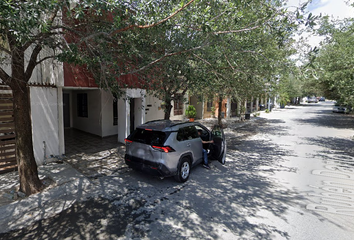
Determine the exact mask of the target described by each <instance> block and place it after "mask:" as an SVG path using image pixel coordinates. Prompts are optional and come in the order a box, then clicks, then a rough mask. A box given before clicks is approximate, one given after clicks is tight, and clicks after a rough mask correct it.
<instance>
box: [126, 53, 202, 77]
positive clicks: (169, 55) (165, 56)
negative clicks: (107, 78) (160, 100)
mask: <svg viewBox="0 0 354 240" xmlns="http://www.w3.org/2000/svg"><path fill="white" fill-rule="evenodd" d="M201 48H203V47H202V46H199V47H195V48H191V49H187V50H184V51H180V52H174V53H169V54H165V55H164V56H162V57H160V58H158V59H156V60H155V61H152V62H151V63H149V64H147V65H145V66H143V67H141V68H139V69H137V70H135V71H132V72H129V73H124V74H121V75H126V74H132V73H137V72H140V71H142V70H144V69H146V68H148V67H150V66H152V65H154V64H156V63H158V62H160V61H162V60H163V59H165V58H167V57H171V56H175V55H180V54H183V53H186V52H191V51H195V50H198V49H201Z"/></svg>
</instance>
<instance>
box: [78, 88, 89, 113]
mask: <svg viewBox="0 0 354 240" xmlns="http://www.w3.org/2000/svg"><path fill="white" fill-rule="evenodd" d="M77 116H78V117H86V118H87V117H88V107H87V93H78V94H77Z"/></svg>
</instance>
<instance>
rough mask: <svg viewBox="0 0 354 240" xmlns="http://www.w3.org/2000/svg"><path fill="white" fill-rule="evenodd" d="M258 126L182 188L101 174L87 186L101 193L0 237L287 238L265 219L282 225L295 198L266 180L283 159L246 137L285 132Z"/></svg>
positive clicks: (128, 174)
mask: <svg viewBox="0 0 354 240" xmlns="http://www.w3.org/2000/svg"><path fill="white" fill-rule="evenodd" d="M262 121H264V122H263V124H260V125H259V128H257V129H254V128H252V127H251V128H249V129H248V130H247V127H245V128H243V129H240V130H239V132H238V133H237V134H239V136H241V137H243V138H244V140H243V141H238V140H236V142H237V144H236V145H237V147H235V146H236V145H235V146H233V144H234V143H235V142H234V141H233V140H230V144H229V151H228V154H227V163H226V165H221V164H219V163H218V162H212V163H211V165H212V170H206V169H204V168H202V167H200V166H197V167H196V168H195V169H193V170H192V174H191V176H190V179H189V181H187V182H186V183H183V184H181V183H177V182H175V181H174V180H173V178H167V179H164V180H160V179H157V178H153V177H151V176H149V175H145V174H140V173H139V172H135V171H133V170H126V171H122V172H119V171H118V172H115V173H113V174H111V175H109V176H101V177H98V178H97V179H94V180H92V181H94V182H95V183H96V185H99V186H101V188H102V193H101V194H100V196H99V197H96V198H92V199H89V200H88V201H85V202H79V203H75V204H74V205H73V206H72V207H70V208H69V209H67V210H65V211H63V212H62V213H60V214H59V215H57V216H55V217H52V218H49V219H46V220H41V221H38V222H36V223H35V224H34V225H33V226H31V227H28V228H25V229H23V230H20V231H12V232H9V233H6V234H2V235H0V238H1V239H34V238H35V239H48V238H57V239H65V238H68V239H69V238H70V239H98V238H102V239H117V238H120V237H121V238H123V239H141V238H148V239H191V238H193V239H232V238H235V237H239V238H241V239H242V238H245V239H276V238H285V239H290V238H291V236H289V234H288V233H287V232H285V231H282V230H280V228H279V226H277V225H276V223H274V222H271V221H269V222H267V221H265V219H267V218H268V216H269V215H271V216H276V217H277V218H279V219H280V220H281V221H282V222H284V224H286V223H287V219H286V218H285V213H286V211H287V210H288V209H289V207H291V206H293V205H295V204H296V203H297V202H298V201H300V200H301V197H300V196H299V195H298V194H297V192H295V191H290V190H288V189H285V188H283V187H281V186H280V185H278V184H277V183H276V182H274V181H272V179H270V178H269V177H267V175H269V173H272V172H275V171H289V172H291V171H292V169H290V168H286V167H284V166H282V161H283V160H282V157H283V156H285V155H288V154H291V153H289V152H287V151H284V150H282V149H280V148H279V146H277V145H275V144H271V143H270V141H267V140H262V141H259V140H252V139H248V137H250V136H252V135H254V134H256V133H257V132H259V131H271V132H272V133H273V134H279V135H281V134H285V132H286V129H285V128H278V127H274V126H272V124H270V123H269V122H267V121H266V120H264V119H263V120H262ZM228 137H229V139H232V136H228ZM265 173H266V175H265ZM299 214H301V213H299Z"/></svg>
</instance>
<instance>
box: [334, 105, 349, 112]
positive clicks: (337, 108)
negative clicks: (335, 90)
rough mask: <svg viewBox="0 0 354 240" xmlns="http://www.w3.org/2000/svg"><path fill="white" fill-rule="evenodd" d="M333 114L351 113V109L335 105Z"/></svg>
mask: <svg viewBox="0 0 354 240" xmlns="http://www.w3.org/2000/svg"><path fill="white" fill-rule="evenodd" d="M333 112H334V113H349V112H350V108H349V107H346V106H341V105H337V104H336V105H334V107H333Z"/></svg>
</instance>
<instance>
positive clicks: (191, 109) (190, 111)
mask: <svg viewBox="0 0 354 240" xmlns="http://www.w3.org/2000/svg"><path fill="white" fill-rule="evenodd" d="M185 114H186V117H188V118H195V117H196V116H197V111H196V110H195V107H194V106H193V105H189V106H188V107H187V109H186V113H185Z"/></svg>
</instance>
